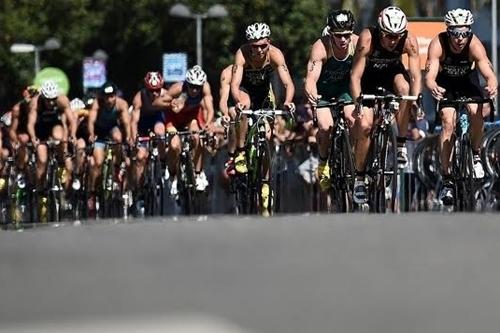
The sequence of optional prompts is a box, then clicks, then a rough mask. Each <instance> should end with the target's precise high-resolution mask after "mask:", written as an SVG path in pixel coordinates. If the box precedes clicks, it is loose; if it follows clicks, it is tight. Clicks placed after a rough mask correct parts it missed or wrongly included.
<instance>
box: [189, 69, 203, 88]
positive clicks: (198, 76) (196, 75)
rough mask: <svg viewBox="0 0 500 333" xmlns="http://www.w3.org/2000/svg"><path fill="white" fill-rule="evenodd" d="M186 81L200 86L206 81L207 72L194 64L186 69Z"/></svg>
mask: <svg viewBox="0 0 500 333" xmlns="http://www.w3.org/2000/svg"><path fill="white" fill-rule="evenodd" d="M186 82H187V83H189V84H193V85H195V86H202V85H203V84H204V83H205V82H207V74H205V72H204V71H203V69H201V67H200V66H199V65H196V66H194V67H193V68H190V69H189V70H188V71H187V73H186Z"/></svg>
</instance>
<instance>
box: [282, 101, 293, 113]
mask: <svg viewBox="0 0 500 333" xmlns="http://www.w3.org/2000/svg"><path fill="white" fill-rule="evenodd" d="M283 106H284V108H285V111H289V112H290V113H294V112H295V104H294V103H293V102H292V103H285V104H284V105H283Z"/></svg>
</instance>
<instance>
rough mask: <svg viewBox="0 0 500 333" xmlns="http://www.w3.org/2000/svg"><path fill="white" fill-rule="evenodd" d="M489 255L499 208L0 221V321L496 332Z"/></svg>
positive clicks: (496, 296) (497, 308) (31, 327)
mask: <svg viewBox="0 0 500 333" xmlns="http://www.w3.org/2000/svg"><path fill="white" fill-rule="evenodd" d="M499 257H500V215H498V214H497V215H494V214H489V215H488V214H475V215H462V214H451V215H447V214H408V215H362V214H353V215H295V216H281V217H273V218H268V219H262V218H256V217H251V218H250V217H247V218H236V217H228V216H210V217H208V218H199V219H198V218H179V219H173V218H168V219H163V220H159V219H157V220H147V221H144V220H143V221H129V222H126V223H123V222H120V223H114V222H113V221H105V222H90V223H88V224H86V223H83V224H82V225H79V226H73V225H67V226H60V227H42V228H35V229H30V230H25V231H23V232H15V231H2V232H0V304H1V306H0V331H2V332H30V331H37V332H68V331H72V332H89V331H92V332H99V331H107V332H115V331H121V332H246V333H248V332H272V333H278V332H284V333H285V332H286V333H290V332H300V333H309V332H342V333H350V332H352V333H363V332H370V333H377V332H380V333H391V332H394V333H401V332H404V333H413V332H415V333H417V332H418V333H426V332H429V333H431V332H432V333H436V332H438V333H448V332H450V333H452V332H453V333H460V332H464V333H470V332H474V333H479V332H481V333H482V332H495V333H496V332H498V331H499V329H500V315H499V314H500V258H499Z"/></svg>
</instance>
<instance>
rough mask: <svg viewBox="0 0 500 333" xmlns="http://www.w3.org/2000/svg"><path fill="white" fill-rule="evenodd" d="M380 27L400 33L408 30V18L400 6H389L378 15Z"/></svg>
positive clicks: (392, 32) (389, 31) (391, 32)
mask: <svg viewBox="0 0 500 333" xmlns="http://www.w3.org/2000/svg"><path fill="white" fill-rule="evenodd" d="M378 27H379V28H380V30H382V31H385V32H388V33H390V34H400V33H403V32H405V31H406V28H407V27H408V20H407V19H406V15H405V13H403V11H402V10H401V9H400V8H398V7H395V6H389V7H387V8H385V9H383V10H382V11H381V12H380V14H379V15H378Z"/></svg>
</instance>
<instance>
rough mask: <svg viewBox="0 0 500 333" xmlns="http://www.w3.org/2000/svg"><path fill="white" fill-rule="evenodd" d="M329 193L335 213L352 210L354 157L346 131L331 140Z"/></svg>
mask: <svg viewBox="0 0 500 333" xmlns="http://www.w3.org/2000/svg"><path fill="white" fill-rule="evenodd" d="M330 166H331V168H330V179H331V184H332V185H331V187H330V192H331V195H332V199H333V202H334V205H335V211H336V212H337V213H347V212H350V211H352V210H353V200H352V189H353V186H354V176H355V167H354V157H353V154H352V148H351V142H350V138H349V135H348V133H347V131H341V133H340V135H337V136H335V137H333V138H332V143H331V152H330Z"/></svg>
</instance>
